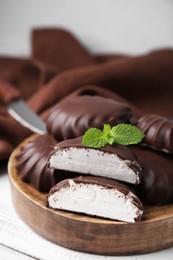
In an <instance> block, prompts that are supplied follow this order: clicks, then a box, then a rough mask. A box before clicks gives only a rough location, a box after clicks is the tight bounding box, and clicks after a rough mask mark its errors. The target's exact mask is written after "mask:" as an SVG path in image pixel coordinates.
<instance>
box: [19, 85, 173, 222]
mask: <svg viewBox="0 0 173 260" xmlns="http://www.w3.org/2000/svg"><path fill="white" fill-rule="evenodd" d="M90 88H91V87H90ZM95 92H97V88H93V92H92V95H87V94H86V90H85V94H81V93H80V95H79V94H78V95H76V96H75V94H74V95H71V96H70V98H68V97H67V98H65V99H64V100H62V101H61V102H59V103H58V104H57V105H56V106H55V107H54V108H53V110H52V111H51V112H50V115H49V117H48V120H47V130H48V134H46V135H42V136H38V137H37V138H34V139H32V140H31V141H30V142H29V143H27V144H26V145H25V146H23V148H22V150H21V152H20V154H19V155H18V156H17V160H18V161H17V166H16V167H17V169H18V170H19V174H20V176H21V179H22V180H23V181H25V182H28V183H30V184H31V185H32V186H33V187H34V188H36V189H38V190H39V191H41V192H49V194H48V196H47V202H46V203H47V205H48V206H49V207H52V208H55V209H60V210H67V211H73V212H77V213H82V214H87V215H92V216H97V217H102V218H108V219H113V220H119V221H125V222H132V223H133V222H136V221H139V220H140V219H141V218H142V215H143V211H144V207H143V204H145V205H147V204H159V205H164V204H167V203H171V202H173V189H172V187H173V172H172V169H173V161H172V156H171V152H172V151H173V145H172V142H171V138H172V136H173V134H172V129H173V122H172V121H171V120H169V119H167V118H164V117H161V116H157V115H145V114H144V113H142V112H140V111H139V110H138V109H137V108H135V107H134V106H133V105H131V104H129V103H128V102H123V101H120V100H117V97H116V98H114V99H112V98H111V96H110V98H109V94H110V91H109V92H107V91H106V90H102V95H99V94H98V93H95ZM89 93H91V89H90V92H89ZM93 93H94V94H93ZM112 96H113V95H112ZM105 123H107V124H110V125H111V126H114V125H117V124H119V123H131V124H135V125H137V126H138V127H139V128H140V129H141V130H142V131H143V132H144V133H145V135H146V136H145V139H144V141H143V143H142V144H140V145H132V146H123V145H117V144H113V145H106V146H105V147H103V148H99V149H95V148H91V147H87V146H85V145H83V144H82V135H83V134H84V133H85V131H86V130H87V129H88V128H90V127H97V128H99V129H102V128H103V124H105ZM148 147H149V148H148ZM151 148H152V149H151ZM156 150H158V151H156ZM165 152H166V153H165Z"/></svg>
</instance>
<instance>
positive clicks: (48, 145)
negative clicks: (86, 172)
mask: <svg viewBox="0 0 173 260" xmlns="http://www.w3.org/2000/svg"><path fill="white" fill-rule="evenodd" d="M55 143H56V141H55V140H54V139H53V138H52V137H51V136H49V135H48V134H45V135H41V136H37V137H34V138H33V139H32V140H30V141H29V142H28V143H26V144H25V145H24V146H23V147H22V149H21V152H20V153H19V154H18V155H17V157H16V159H17V164H16V168H17V170H18V172H19V175H20V178H21V179H22V180H23V181H24V182H27V183H29V184H30V185H31V186H33V187H34V188H36V189H37V190H39V191H41V192H48V191H49V190H50V188H51V187H53V186H54V185H55V184H56V183H57V182H59V181H61V180H63V179H65V178H70V177H74V176H76V175H77V174H75V173H70V172H65V171H58V170H54V169H49V168H48V167H47V159H48V156H49V152H50V151H51V150H52V148H53V146H54V145H55Z"/></svg>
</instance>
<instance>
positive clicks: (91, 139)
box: [82, 128, 108, 148]
mask: <svg viewBox="0 0 173 260" xmlns="http://www.w3.org/2000/svg"><path fill="white" fill-rule="evenodd" d="M105 132H106V130H105ZM107 143H108V140H107V137H106V134H105V133H103V132H102V131H101V130H99V129H97V128H89V129H88V130H87V131H86V132H85V134H84V136H83V140H82V144H84V145H86V146H88V147H93V148H101V147H104V146H105V145H107Z"/></svg>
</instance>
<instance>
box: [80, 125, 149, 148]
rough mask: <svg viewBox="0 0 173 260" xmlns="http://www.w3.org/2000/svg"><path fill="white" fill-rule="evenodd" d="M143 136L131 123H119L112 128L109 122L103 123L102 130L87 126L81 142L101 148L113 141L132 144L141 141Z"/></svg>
mask: <svg viewBox="0 0 173 260" xmlns="http://www.w3.org/2000/svg"><path fill="white" fill-rule="evenodd" d="M144 136H145V135H144V133H143V132H142V131H141V130H140V129H139V128H137V127H136V126H134V125H131V124H119V125H116V126H114V127H112V128H111V126H110V125H109V124H104V127H103V131H102V130H99V129H97V128H89V129H88V130H87V131H86V132H85V134H84V136H83V139H82V144H84V145H86V146H88V147H93V148H101V147H104V146H106V145H107V144H111V145H112V144H113V143H116V144H121V145H132V144H138V143H139V142H141V141H142V139H143V138H144Z"/></svg>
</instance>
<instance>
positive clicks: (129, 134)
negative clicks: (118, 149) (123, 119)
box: [111, 124, 145, 145]
mask: <svg viewBox="0 0 173 260" xmlns="http://www.w3.org/2000/svg"><path fill="white" fill-rule="evenodd" d="M111 135H112V136H113V137H114V143H117V144H121V145H131V144H138V143H139V142H141V141H142V139H143V138H144V136H145V135H144V133H143V132H142V131H141V130H140V129H139V128H137V127H136V126H134V125H131V124H119V125H116V126H114V127H113V128H112V130H111Z"/></svg>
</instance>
